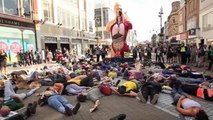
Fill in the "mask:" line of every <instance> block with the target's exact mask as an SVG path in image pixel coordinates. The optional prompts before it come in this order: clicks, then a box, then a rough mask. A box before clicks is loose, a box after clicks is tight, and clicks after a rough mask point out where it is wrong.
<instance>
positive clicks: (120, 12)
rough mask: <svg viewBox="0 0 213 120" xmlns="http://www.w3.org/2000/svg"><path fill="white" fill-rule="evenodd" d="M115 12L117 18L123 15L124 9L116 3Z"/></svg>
mask: <svg viewBox="0 0 213 120" xmlns="http://www.w3.org/2000/svg"><path fill="white" fill-rule="evenodd" d="M114 11H115V15H116V17H118V16H121V15H122V8H121V5H120V4H119V3H115V5H114Z"/></svg>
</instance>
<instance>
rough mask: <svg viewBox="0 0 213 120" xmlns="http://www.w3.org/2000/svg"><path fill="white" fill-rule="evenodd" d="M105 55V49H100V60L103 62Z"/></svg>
mask: <svg viewBox="0 0 213 120" xmlns="http://www.w3.org/2000/svg"><path fill="white" fill-rule="evenodd" d="M89 54H90V53H89ZM106 54H107V51H106V48H105V47H103V48H102V49H101V58H102V60H104V59H105V57H106Z"/></svg>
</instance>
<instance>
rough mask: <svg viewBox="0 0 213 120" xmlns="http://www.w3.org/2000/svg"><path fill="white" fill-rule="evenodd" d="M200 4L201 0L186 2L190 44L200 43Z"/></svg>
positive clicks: (188, 40)
mask: <svg viewBox="0 0 213 120" xmlns="http://www.w3.org/2000/svg"><path fill="white" fill-rule="evenodd" d="M199 4H200V3H199V0H187V1H186V13H187V15H186V16H187V17H186V19H187V31H188V39H187V43H188V44H191V43H196V44H198V43H199V42H200V27H199Z"/></svg>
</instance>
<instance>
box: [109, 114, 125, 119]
mask: <svg viewBox="0 0 213 120" xmlns="http://www.w3.org/2000/svg"><path fill="white" fill-rule="evenodd" d="M125 119H126V114H119V115H117V116H115V117H113V118H110V120H125Z"/></svg>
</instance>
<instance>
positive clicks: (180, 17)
mask: <svg viewBox="0 0 213 120" xmlns="http://www.w3.org/2000/svg"><path fill="white" fill-rule="evenodd" d="M182 21H183V13H182V12H180V13H179V22H182Z"/></svg>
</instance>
